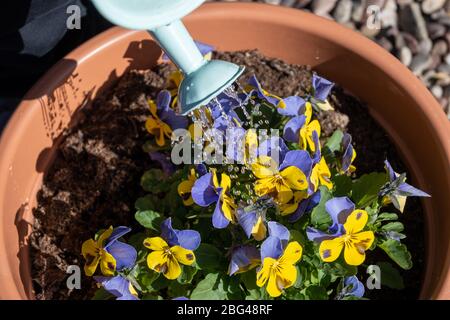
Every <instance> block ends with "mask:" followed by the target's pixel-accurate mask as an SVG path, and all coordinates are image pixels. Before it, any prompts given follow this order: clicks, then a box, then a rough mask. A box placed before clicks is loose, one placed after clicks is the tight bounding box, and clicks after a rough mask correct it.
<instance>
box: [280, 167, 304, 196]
mask: <svg viewBox="0 0 450 320" xmlns="http://www.w3.org/2000/svg"><path fill="white" fill-rule="evenodd" d="M281 176H282V177H283V180H284V181H285V182H286V184H287V185H288V186H289V187H290V188H292V189H294V190H305V189H308V180H307V179H306V176H305V174H304V173H303V172H302V170H300V169H299V168H297V167H294V166H290V167H287V168H286V169H284V170H283V171H281Z"/></svg>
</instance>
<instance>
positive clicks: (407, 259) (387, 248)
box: [378, 239, 413, 270]
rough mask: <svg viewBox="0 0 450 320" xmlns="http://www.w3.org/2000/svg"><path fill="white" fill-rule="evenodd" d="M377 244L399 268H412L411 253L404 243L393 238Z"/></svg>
mask: <svg viewBox="0 0 450 320" xmlns="http://www.w3.org/2000/svg"><path fill="white" fill-rule="evenodd" d="M378 246H379V247H380V248H381V249H383V250H384V252H386V253H387V255H388V256H389V257H390V258H391V259H392V260H393V261H394V262H395V263H397V264H398V265H399V266H400V267H401V268H403V269H405V270H409V269H411V268H412V265H413V264H412V260H411V254H410V253H409V251H408V248H406V246H405V245H404V244H402V243H400V242H399V241H396V240H393V239H388V240H384V241H383V242H382V243H380V244H378Z"/></svg>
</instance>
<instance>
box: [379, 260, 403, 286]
mask: <svg viewBox="0 0 450 320" xmlns="http://www.w3.org/2000/svg"><path fill="white" fill-rule="evenodd" d="M377 265H378V266H379V267H380V270H381V275H380V277H381V279H380V280H381V284H382V285H384V286H387V287H389V288H392V289H398V290H401V289H403V288H405V284H404V282H403V278H402V276H401V274H400V272H399V271H398V270H397V269H395V268H394V267H393V266H392V264H390V263H389V262H379V263H378V264H377Z"/></svg>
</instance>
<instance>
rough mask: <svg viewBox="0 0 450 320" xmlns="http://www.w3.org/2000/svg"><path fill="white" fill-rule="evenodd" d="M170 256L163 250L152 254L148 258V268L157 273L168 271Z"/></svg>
mask: <svg viewBox="0 0 450 320" xmlns="http://www.w3.org/2000/svg"><path fill="white" fill-rule="evenodd" d="M167 257H168V255H167V253H166V252H164V251H163V250H158V251H153V252H150V253H149V254H148V256H147V266H148V267H149V268H150V269H151V270H153V271H156V272H165V271H166V270H167V262H168V259H167Z"/></svg>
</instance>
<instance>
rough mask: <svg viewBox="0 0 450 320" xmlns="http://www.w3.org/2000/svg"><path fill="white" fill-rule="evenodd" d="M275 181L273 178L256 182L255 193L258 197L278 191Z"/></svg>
mask: <svg viewBox="0 0 450 320" xmlns="http://www.w3.org/2000/svg"><path fill="white" fill-rule="evenodd" d="M274 182H275V179H274V178H273V177H268V178H263V179H259V180H257V181H256V184H255V193H256V195H258V196H263V195H265V194H269V193H272V192H274V191H275V190H276V187H275V183H274Z"/></svg>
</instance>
